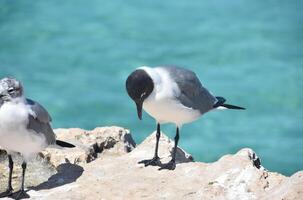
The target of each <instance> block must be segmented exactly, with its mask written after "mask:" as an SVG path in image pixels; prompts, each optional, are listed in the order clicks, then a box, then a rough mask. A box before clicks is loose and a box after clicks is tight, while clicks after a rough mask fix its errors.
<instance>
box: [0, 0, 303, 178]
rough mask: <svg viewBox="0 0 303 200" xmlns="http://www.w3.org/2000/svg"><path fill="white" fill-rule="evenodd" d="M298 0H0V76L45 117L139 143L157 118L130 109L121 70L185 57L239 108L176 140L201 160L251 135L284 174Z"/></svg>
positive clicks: (301, 131)
mask: <svg viewBox="0 0 303 200" xmlns="http://www.w3.org/2000/svg"><path fill="white" fill-rule="evenodd" d="M302 9H303V3H302V1H299V0H293V1H291V2H290V1H274V0H255V1H249V0H234V1H224V0H218V1H212V0H208V1H190V2H189V1H173V0H167V1H140V0H132V1H122V0H117V1H98V0H90V1H80V0H65V1H59V0H53V1H33V0H27V1H22V0H0V77H4V76H8V75H10V76H15V77H17V78H18V79H20V80H22V81H23V83H24V86H25V92H26V95H27V96H28V97H31V98H33V99H35V100H38V101H39V102H40V103H41V104H43V105H44V106H45V107H46V108H47V109H48V110H49V112H50V114H51V115H52V117H53V127H54V128H58V127H66V128H68V127H80V128H85V129H92V128H94V127H96V126H111V125H118V126H122V127H126V128H128V129H130V130H131V132H132V134H133V136H134V138H135V140H136V142H137V143H140V142H141V141H142V140H144V138H145V137H147V136H148V135H149V134H150V133H151V132H152V131H154V130H155V128H156V126H155V122H154V120H153V119H152V118H151V117H149V116H148V115H147V114H144V116H143V121H139V120H138V119H137V115H136V109H135V105H134V103H133V102H132V101H131V100H130V99H129V97H128V96H127V93H126V91H125V80H126V78H127V76H128V74H129V73H131V72H132V71H133V70H134V69H135V68H136V67H138V66H141V65H149V66H157V65H161V64H176V65H180V66H184V67H186V68H188V69H191V70H193V71H195V72H196V73H197V75H198V76H199V77H200V79H201V80H202V83H203V84H204V85H205V86H206V87H207V88H208V89H209V90H210V91H212V93H214V94H215V95H217V96H223V97H225V98H226V99H227V100H228V102H229V103H231V104H235V105H239V106H244V107H246V108H247V110H246V111H232V110H225V111H216V112H211V113H208V114H206V115H204V116H203V117H202V118H201V119H199V120H198V121H196V122H194V123H192V124H188V125H185V126H184V127H183V128H182V130H181V139H180V145H181V147H182V148H184V149H185V150H186V151H188V152H190V153H191V154H193V156H194V158H195V160H197V161H203V162H213V161H215V160H217V159H218V158H220V157H221V156H222V155H225V154H230V153H235V152H237V151H238V150H240V149H241V148H243V147H250V148H252V149H254V150H255V151H256V152H257V154H258V155H259V157H261V159H262V164H263V165H264V166H265V167H266V168H268V169H269V170H272V171H277V172H281V173H283V174H285V175H291V174H293V173H295V172H296V171H298V170H302V169H303V159H302V155H303V120H302V119H303V110H302V107H303V92H302V88H303V37H302V36H303V12H302ZM162 127H163V129H162V130H163V131H164V132H165V133H166V134H168V135H169V136H170V137H171V138H173V137H174V134H175V128H174V126H173V125H165V126H162ZM151 155H152V152H151ZM151 155H150V156H151ZM147 157H149V155H147Z"/></svg>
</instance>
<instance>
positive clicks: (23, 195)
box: [16, 161, 29, 199]
mask: <svg viewBox="0 0 303 200" xmlns="http://www.w3.org/2000/svg"><path fill="white" fill-rule="evenodd" d="M21 166H22V183H21V189H20V191H19V192H18V194H17V197H16V199H22V198H28V197H29V196H28V195H27V194H26V192H25V191H24V180H25V171H26V166H27V164H26V162H25V161H23V163H22V165H21Z"/></svg>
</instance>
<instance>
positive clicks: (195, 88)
mask: <svg viewBox="0 0 303 200" xmlns="http://www.w3.org/2000/svg"><path fill="white" fill-rule="evenodd" d="M161 67H162V66H161ZM162 68H164V69H165V70H166V71H168V72H169V74H170V78H171V79H173V80H174V81H175V82H176V83H177V85H178V87H179V89H180V91H181V93H180V95H179V96H177V97H176V98H177V99H178V100H179V101H180V102H181V103H182V104H183V105H184V106H186V107H188V108H193V109H195V110H199V111H200V113H201V114H203V113H206V112H208V111H209V110H211V109H213V106H214V104H215V103H216V102H217V99H216V97H214V96H213V95H212V94H211V93H210V92H209V91H208V90H207V89H206V88H205V87H203V86H202V84H201V82H200V80H199V78H198V77H197V76H196V74H195V73H194V72H192V71H190V70H187V69H183V68H179V67H176V66H163V67H162Z"/></svg>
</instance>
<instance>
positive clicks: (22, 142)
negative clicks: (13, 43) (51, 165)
mask: <svg viewBox="0 0 303 200" xmlns="http://www.w3.org/2000/svg"><path fill="white" fill-rule="evenodd" d="M50 122H51V117H50V115H49V114H48V112H47V111H46V110H45V108H43V107H42V106H41V105H40V104H39V103H37V102H35V101H33V100H30V99H27V98H25V97H24V95H23V87H22V84H21V83H20V82H19V81H18V80H16V79H14V78H3V79H2V80H0V138H1V140H0V146H1V147H2V148H4V149H5V150H6V151H7V154H8V161H9V180H8V187H7V190H6V192H4V193H2V194H1V196H0V198H1V197H5V196H11V195H12V192H13V188H12V172H13V165H14V163H13V159H12V156H11V154H12V153H14V152H19V153H21V155H22V156H23V163H22V184H21V189H20V192H19V193H18V194H17V199H19V198H22V197H24V196H26V193H25V192H24V175H25V171H26V163H27V161H29V159H30V158H32V157H33V156H34V155H36V154H37V153H38V152H40V151H42V150H44V149H45V148H46V147H47V146H49V145H59V146H62V147H68V148H72V147H74V145H72V144H69V143H66V142H63V141H59V140H56V136H55V134H54V132H53V130H52V128H51V126H50Z"/></svg>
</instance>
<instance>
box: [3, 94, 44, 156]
mask: <svg viewBox="0 0 303 200" xmlns="http://www.w3.org/2000/svg"><path fill="white" fill-rule="evenodd" d="M31 112H32V111H31V109H30V107H29V106H28V105H26V104H25V100H24V98H17V99H15V100H13V101H12V102H5V103H4V104H3V105H2V106H1V107H0V138H1V139H0V146H1V147H2V148H4V149H5V150H7V151H8V152H19V153H21V154H22V155H23V156H24V158H25V160H28V159H30V158H31V157H32V156H33V155H34V154H36V153H38V152H40V151H42V150H43V149H44V148H45V147H46V146H47V143H46V139H45V137H44V135H43V134H39V133H35V132H34V131H33V130H29V129H27V124H28V115H29V114H30V113H31Z"/></svg>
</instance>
